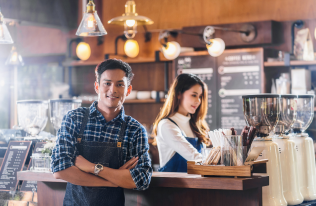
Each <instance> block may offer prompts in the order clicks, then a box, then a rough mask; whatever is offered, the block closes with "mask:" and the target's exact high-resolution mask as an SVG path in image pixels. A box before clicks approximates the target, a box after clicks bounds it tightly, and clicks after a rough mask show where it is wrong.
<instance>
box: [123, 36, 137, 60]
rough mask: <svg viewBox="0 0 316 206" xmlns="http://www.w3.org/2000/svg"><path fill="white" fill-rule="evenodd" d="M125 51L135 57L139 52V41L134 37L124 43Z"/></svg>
mask: <svg viewBox="0 0 316 206" xmlns="http://www.w3.org/2000/svg"><path fill="white" fill-rule="evenodd" d="M124 51H125V54H126V55H127V56H128V57H131V58H135V57H137V55H138V54H139V46H138V42H137V41H136V40H133V39H129V40H127V41H126V42H125V44H124Z"/></svg>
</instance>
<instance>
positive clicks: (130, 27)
mask: <svg viewBox="0 0 316 206" xmlns="http://www.w3.org/2000/svg"><path fill="white" fill-rule="evenodd" d="M131 21H134V22H131ZM132 23H133V24H132ZM136 33H137V22H136V21H135V20H126V21H125V23H124V35H125V37H126V38H127V39H133V38H134V37H135V35H136Z"/></svg>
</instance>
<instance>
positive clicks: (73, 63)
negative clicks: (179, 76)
mask: <svg viewBox="0 0 316 206" xmlns="http://www.w3.org/2000/svg"><path fill="white" fill-rule="evenodd" d="M110 58H111V59H113V58H116V59H121V60H122V61H124V62H126V63H130V64H131V63H154V62H156V60H155V58H143V57H139V58H135V59H132V58H124V57H122V56H110ZM102 61H104V60H103V59H100V60H94V61H89V60H88V61H82V60H79V61H70V62H69V61H68V62H64V63H63V66H65V67H75V66H96V65H98V64H99V63H101V62H102ZM165 61H170V60H168V59H165V58H161V57H160V62H165Z"/></svg>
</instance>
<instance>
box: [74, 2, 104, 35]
mask: <svg viewBox="0 0 316 206" xmlns="http://www.w3.org/2000/svg"><path fill="white" fill-rule="evenodd" d="M106 34H107V32H106V31H105V29H104V26H103V24H102V22H101V20H100V18H99V16H98V14H97V11H96V10H95V4H94V3H93V0H90V1H89V3H88V4H87V11H86V13H84V15H83V18H82V20H81V23H80V25H79V27H78V30H77V32H76V35H77V36H103V35H106Z"/></svg>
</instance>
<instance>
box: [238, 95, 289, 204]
mask: <svg viewBox="0 0 316 206" xmlns="http://www.w3.org/2000/svg"><path fill="white" fill-rule="evenodd" d="M242 99H243V110H244V117H245V120H246V123H247V124H248V126H253V127H256V129H257V131H258V133H257V136H256V138H255V139H254V141H253V143H252V149H254V148H255V147H258V148H262V149H263V151H262V153H261V154H260V156H259V157H258V159H259V160H260V159H268V160H269V161H268V162H267V173H266V174H262V175H268V176H269V186H266V187H263V188H262V203H263V206H281V205H287V202H286V199H285V197H284V194H283V183H282V174H281V164H280V153H279V146H278V144H277V143H276V142H274V141H272V136H273V131H274V129H275V126H276V125H277V124H278V121H279V116H280V108H279V106H280V98H279V95H278V94H255V95H243V96H242Z"/></svg>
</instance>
